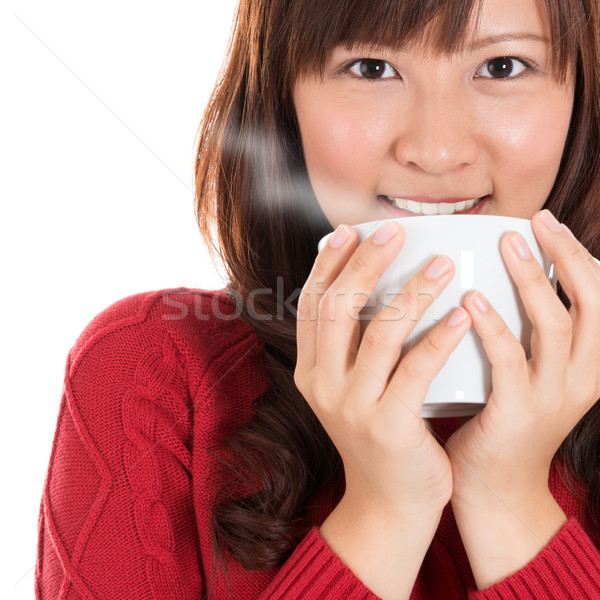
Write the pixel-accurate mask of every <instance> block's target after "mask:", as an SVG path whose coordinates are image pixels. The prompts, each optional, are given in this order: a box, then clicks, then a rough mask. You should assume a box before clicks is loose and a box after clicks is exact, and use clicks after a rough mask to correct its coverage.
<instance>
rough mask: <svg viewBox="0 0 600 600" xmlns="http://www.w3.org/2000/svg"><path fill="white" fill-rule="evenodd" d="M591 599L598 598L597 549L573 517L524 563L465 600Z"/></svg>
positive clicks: (599, 567)
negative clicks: (513, 571) (539, 550)
mask: <svg viewBox="0 0 600 600" xmlns="http://www.w3.org/2000/svg"><path fill="white" fill-rule="evenodd" d="M540 598H548V599H552V600H567V599H569V600H570V599H573V598H577V599H578V600H586V599H587V600H592V599H595V598H600V552H598V550H597V549H596V547H595V546H594V544H593V543H592V541H591V540H590V538H589V537H588V535H587V534H586V533H585V531H584V530H583V529H582V527H581V525H580V524H579V522H578V521H577V520H576V519H575V518H570V519H569V520H568V521H567V523H565V525H563V527H562V528H561V529H560V530H559V531H558V533H557V534H556V535H555V536H554V537H553V538H552V539H551V540H550V542H549V543H548V545H547V546H546V547H545V548H544V549H543V550H542V551H541V552H540V553H539V554H538V555H537V556H536V557H535V558H534V559H533V560H532V561H531V562H530V563H528V564H527V565H526V566H525V567H523V568H522V569H520V570H519V571H517V572H516V573H513V574H512V575H510V576H509V577H507V578H506V579H503V580H502V581H500V582H498V583H497V584H495V585H492V586H490V587H488V588H486V589H484V590H479V591H475V590H470V591H469V600H539V599H540Z"/></svg>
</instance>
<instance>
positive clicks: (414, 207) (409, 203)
mask: <svg viewBox="0 0 600 600" xmlns="http://www.w3.org/2000/svg"><path fill="white" fill-rule="evenodd" d="M388 198H389V196H388ZM389 199H390V201H391V202H392V204H395V205H396V206H397V207H398V208H401V209H402V210H407V211H408V212H411V213H413V214H415V215H451V214H454V213H455V212H461V211H463V210H468V209H469V208H473V207H474V206H475V205H476V204H477V203H478V202H479V201H480V200H481V198H473V199H472V200H463V201H462V202H439V203H437V202H415V201H414V200H406V199H405V198H389Z"/></svg>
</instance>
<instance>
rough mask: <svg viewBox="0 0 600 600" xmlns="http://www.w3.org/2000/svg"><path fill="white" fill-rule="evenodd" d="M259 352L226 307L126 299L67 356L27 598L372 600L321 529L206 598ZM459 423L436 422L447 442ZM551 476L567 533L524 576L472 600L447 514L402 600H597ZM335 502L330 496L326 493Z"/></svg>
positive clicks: (595, 571) (589, 563)
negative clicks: (219, 508)
mask: <svg viewBox="0 0 600 600" xmlns="http://www.w3.org/2000/svg"><path fill="white" fill-rule="evenodd" d="M266 385H267V377H266V370H265V363H264V359H263V354H262V343H261V342H260V340H259V339H258V338H257V336H256V335H255V334H254V332H253V331H251V330H250V329H249V328H248V327H247V326H246V325H245V324H243V323H242V322H241V321H240V320H239V319H238V318H237V314H236V307H235V306H234V305H233V304H232V303H230V302H229V301H228V300H227V298H226V296H225V295H224V293H223V292H206V291H200V290H189V289H185V288H178V289H173V290H162V291H157V292H148V293H143V294H137V295H135V296H131V297H129V298H125V299H123V300H121V301H119V302H117V303H115V304H114V305H112V306H110V307H109V308H107V309H106V310H105V311H103V312H102V313H100V314H99V315H98V316H97V317H96V318H95V319H93V320H92V321H91V323H90V324H89V325H88V326H87V327H86V328H85V330H84V331H83V333H82V334H81V336H80V337H79V339H78V340H77V341H76V343H75V344H74V346H73V348H72V350H71V352H70V353H69V356H68V359H67V365H66V371H65V380H64V390H63V397H62V403H61V407H60V413H59V416H58V423H57V427H56V436H55V439H54V444H53V447H52V454H51V457H50V465H49V468H48V474H47V477H46V482H45V486H44V493H43V498H42V504H41V511H40V521H39V546H38V559H37V566H36V598H38V599H41V598H43V599H44V600H50V599H55V598H61V599H65V600H76V599H83V598H85V599H87V600H92V599H123V600H142V599H144V600H146V599H153V600H175V599H177V600H183V599H189V600H192V599H193V600H199V599H200V598H214V599H217V600H221V599H225V598H234V599H236V600H237V599H239V600H252V599H263V600H266V599H269V600H276V599H285V600H291V599H297V598H306V599H309V600H312V599H315V600H317V599H324V598H334V599H344V598H350V599H357V600H358V599H361V600H362V599H370V600H373V599H375V598H376V596H375V595H374V594H373V593H372V592H370V591H369V590H368V589H367V588H366V587H365V586H364V585H363V584H362V582H361V581H360V580H358V579H357V578H356V577H355V576H354V574H353V573H352V572H351V571H350V570H349V569H348V568H347V567H346V566H345V565H344V564H343V563H342V562H341V561H340V560H339V558H338V557H337V556H336V555H335V554H334V553H333V552H332V551H331V549H330V548H329V547H328V545H327V544H326V542H325V541H324V540H323V538H322V537H321V536H320V534H319V530H318V526H319V525H320V524H321V523H322V522H323V520H324V519H325V518H326V517H327V515H328V514H329V513H330V512H331V510H332V509H333V508H334V502H335V498H336V497H339V495H338V494H337V493H336V491H335V490H332V491H331V493H325V494H324V496H323V497H322V498H320V502H319V506H318V507H317V508H316V509H315V511H314V514H312V515H311V518H312V519H313V523H314V525H315V527H314V528H313V529H312V530H311V531H310V532H309V534H308V535H307V536H306V537H305V538H304V539H303V540H302V541H301V542H300V544H299V545H298V547H297V548H296V550H295V551H294V553H293V554H292V555H291V557H290V558H289V559H288V561H287V562H286V563H285V565H284V566H283V567H282V568H280V569H278V570H273V571H266V572H265V571H262V572H251V571H246V570H244V569H242V568H241V566H239V565H238V564H235V563H232V564H231V565H230V572H229V578H230V592H229V595H228V594H227V591H226V588H225V586H224V583H223V580H222V578H221V577H220V576H217V578H216V580H215V582H214V587H212V589H211V588H210V587H209V586H210V581H211V580H212V579H211V572H212V571H211V569H212V561H211V559H212V557H213V551H212V548H211V541H210V531H209V518H210V506H211V502H212V498H213V495H214V492H215V485H214V480H215V477H214V475H215V473H216V472H217V469H216V465H215V464H214V462H213V461H212V460H211V457H210V454H209V451H208V450H209V448H210V447H211V446H213V445H214V444H215V443H216V442H217V441H218V440H220V439H222V438H223V436H226V435H227V434H229V433H230V432H231V431H233V430H234V429H235V428H236V427H237V426H239V425H240V424H241V423H244V422H245V421H246V420H247V419H248V418H249V417H250V413H251V405H252V402H253V401H254V400H255V399H256V398H258V397H259V396H260V395H261V393H262V392H263V391H264V390H265V387H266ZM458 421H459V419H434V420H433V425H434V428H435V429H436V431H437V432H438V434H439V435H440V436H441V437H442V438H443V439H444V440H445V439H447V438H448V436H449V435H450V434H451V433H452V432H453V431H454V430H455V429H456V427H458ZM563 476H564V473H563V471H562V469H561V468H560V465H558V464H556V463H555V464H553V467H552V469H551V473H550V481H549V484H550V489H551V491H552V493H553V495H554V497H555V498H556V500H557V502H558V503H559V504H560V506H561V508H562V509H563V510H564V511H565V514H566V515H567V516H568V517H569V521H568V522H567V523H566V524H565V525H564V526H563V527H562V529H561V530H560V531H559V532H558V533H557V535H556V536H555V537H554V538H553V539H552V540H551V541H550V543H549V544H548V546H546V548H544V550H542V552H540V554H539V555H538V556H537V557H536V558H535V559H534V560H533V561H532V562H530V563H529V564H528V565H526V566H524V567H523V568H522V569H521V570H520V571H518V572H516V573H514V574H513V575H511V576H510V577H508V578H506V579H505V580H503V581H502V582H500V583H498V584H496V585H494V586H492V587H490V588H487V589H485V590H482V591H476V588H475V585H474V580H473V575H472V573H471V570H470V567H469V563H468V560H467V556H466V554H465V550H464V548H463V545H462V543H461V539H460V536H459V533H458V530H457V527H456V522H455V520H454V517H453V515H452V510H451V507H450V505H448V506H447V507H446V509H445V510H444V513H443V515H442V518H441V522H440V525H439V528H438V530H437V533H436V535H435V537H434V539H433V542H432V544H431V546H430V548H429V550H428V552H427V555H426V556H425V560H424V562H423V565H422V567H421V570H420V573H419V576H418V578H417V581H416V584H415V587H414V590H413V593H412V595H411V600H425V599H432V600H434V599H435V600H455V599H459V598H460V599H467V598H469V599H471V600H475V599H477V600H484V599H485V600H488V599H489V600H492V599H494V600H500V599H511V600H513V599H519V600H524V599H525V600H527V599H531V600H540V599H542V598H561V599H562V598H578V599H584V598H587V599H589V598H600V554H599V553H598V550H597V549H596V548H595V547H594V545H593V544H592V542H591V541H590V537H588V535H595V534H596V533H597V532H595V531H594V530H593V528H592V527H591V526H590V524H589V523H588V522H587V521H586V518H585V512H584V511H583V509H582V507H580V506H579V505H578V503H577V501H576V500H575V498H574V497H573V496H572V495H571V494H570V493H569V492H568V491H567V489H566V487H565V486H564V484H563V483H562V481H561V478H562V477H563ZM338 492H339V490H338Z"/></svg>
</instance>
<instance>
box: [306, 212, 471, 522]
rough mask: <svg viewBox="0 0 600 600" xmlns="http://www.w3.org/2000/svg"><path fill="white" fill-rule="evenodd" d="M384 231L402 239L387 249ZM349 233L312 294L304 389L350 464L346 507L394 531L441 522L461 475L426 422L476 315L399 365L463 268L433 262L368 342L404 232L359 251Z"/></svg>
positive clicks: (326, 254) (457, 315)
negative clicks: (364, 315) (432, 394)
mask: <svg viewBox="0 0 600 600" xmlns="http://www.w3.org/2000/svg"><path fill="white" fill-rule="evenodd" d="M384 228H387V229H388V231H389V232H390V233H392V234H393V235H392V236H391V238H390V239H389V240H388V241H387V242H386V243H382V240H381V239H378V235H379V234H381V233H385V229H384ZM389 228H391V230H390V229H389ZM346 231H347V232H349V237H348V238H347V239H346V240H345V242H344V243H343V244H342V245H341V246H340V247H337V248H336V247H334V246H332V245H331V243H328V244H327V245H326V246H325V247H324V248H323V249H322V251H321V252H320V253H319V255H318V256H317V259H316V261H315V265H314V268H313V270H312V272H311V274H310V276H309V278H308V280H307V282H306V284H305V286H304V288H303V290H302V294H301V296H300V299H299V303H298V323H297V327H298V329H297V342H298V361H297V365H296V371H295V382H296V385H297V386H298V389H299V390H300V391H301V392H302V394H303V395H304V397H305V398H306V400H307V402H308V403H309V405H310V406H311V408H312V409H313V411H314V412H315V414H316V415H317V417H318V418H319V420H320V422H321V423H322V425H323V427H324V428H325V430H326V431H327V433H328V434H329V436H330V438H331V440H332V441H333V443H334V444H335V446H336V448H337V449H338V451H339V453H340V455H341V458H342V461H343V465H344V471H345V476H346V491H345V495H344V499H343V502H345V503H346V506H352V507H353V508H352V510H353V511H355V513H354V514H359V513H361V512H362V513H363V514H364V512H369V511H370V512H371V513H378V515H380V516H381V517H382V518H383V519H387V520H388V522H391V521H392V520H394V519H396V522H398V521H399V520H402V519H405V520H406V521H410V520H417V521H418V520H431V519H433V518H439V515H440V514H441V511H442V509H443V507H444V506H445V505H446V504H447V502H448V500H449V499H450V496H451V492H452V471H451V467H450V462H449V460H448V457H447V455H446V453H445V452H444V450H443V448H442V447H441V446H440V444H439V443H438V442H437V441H436V440H435V439H434V437H433V435H432V434H431V432H430V430H429V429H428V427H427V426H426V424H425V422H424V421H423V419H422V418H421V416H420V413H421V407H422V404H423V400H424V397H425V394H426V392H427V389H428V386H429V384H430V382H431V380H432V379H433V377H434V376H435V375H436V374H437V373H438V371H439V370H440V368H441V367H442V366H443V364H444V363H445V362H446V359H447V358H448V356H449V355H450V353H451V352H452V351H453V350H454V348H455V347H456V346H457V345H458V343H459V341H460V340H461V338H462V337H463V336H464V335H465V333H466V332H467V331H468V329H469V328H470V319H469V317H468V314H467V312H466V311H465V310H464V309H463V308H458V309H457V310H456V311H455V312H454V313H452V315H451V316H450V318H449V319H446V320H445V321H443V322H442V323H439V324H438V325H436V326H435V327H434V328H433V329H432V330H431V331H430V332H429V334H428V335H427V336H426V337H425V338H424V339H423V340H422V341H421V342H420V343H419V344H418V345H417V346H415V347H414V348H413V349H411V350H410V352H408V353H407V354H406V356H404V357H403V358H402V360H401V361H400V362H399V358H400V353H401V350H402V344H403V342H404V340H405V339H406V337H407V336H408V334H409V333H410V332H411V331H412V330H413V328H414V326H415V324H416V322H417V321H418V319H420V318H421V316H422V315H423V313H424V312H425V310H426V308H427V307H428V306H429V305H430V304H431V302H432V300H433V298H435V297H437V296H438V295H439V294H440V293H441V291H442V290H443V289H444V287H446V285H447V284H448V283H449V281H450V280H451V278H452V276H453V274H454V265H453V264H452V262H451V261H450V259H448V258H446V257H439V258H437V259H434V260H432V261H431V262H430V263H429V264H428V265H426V266H425V268H423V269H422V271H421V272H419V273H418V274H417V275H416V276H415V277H414V278H413V279H411V281H410V282H408V283H407V285H406V286H405V287H404V289H403V290H402V291H401V292H400V293H399V294H398V295H397V296H396V297H395V298H394V299H393V301H392V302H391V303H390V305H389V306H388V307H386V308H384V309H383V310H382V311H381V312H380V313H379V314H378V315H377V316H376V317H375V318H374V319H373V321H372V322H371V323H370V324H369V325H368V327H367V328H366V330H365V333H364V336H363V338H362V339H360V321H359V313H360V310H361V309H362V308H363V307H364V305H365V304H366V302H367V300H368V298H369V296H370V295H371V294H372V293H373V290H374V289H375V286H376V284H377V282H378V281H379V279H380V277H381V275H382V274H383V272H384V271H385V269H386V268H387V267H388V266H389V265H390V263H391V262H392V260H393V259H394V258H395V256H396V255H397V254H398V252H399V251H400V249H401V247H402V245H403V242H404V230H403V229H402V227H401V226H400V225H398V224H396V223H392V222H387V223H386V224H385V225H384V226H383V227H382V228H381V229H380V230H379V231H378V232H376V233H375V234H374V235H373V236H371V237H370V238H368V239H366V240H365V241H363V242H362V243H361V244H360V245H359V246H358V248H357V234H356V232H355V231H354V230H352V229H350V228H346ZM338 232H339V229H338ZM334 237H335V236H334ZM378 241H379V243H378ZM433 263H435V264H433ZM436 271H437V272H436ZM398 315H405V316H404V318H399V317H398ZM408 315H411V317H412V316H413V315H416V317H417V318H416V319H415V318H409V317H408ZM452 325H453V326H452Z"/></svg>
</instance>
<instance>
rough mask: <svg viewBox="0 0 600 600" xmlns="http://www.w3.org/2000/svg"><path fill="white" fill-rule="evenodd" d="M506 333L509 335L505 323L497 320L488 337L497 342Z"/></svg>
mask: <svg viewBox="0 0 600 600" xmlns="http://www.w3.org/2000/svg"><path fill="white" fill-rule="evenodd" d="M507 333H509V330H508V327H507V326H506V323H505V322H504V321H502V320H499V321H498V322H497V323H495V324H494V326H493V327H492V329H491V331H490V337H491V338H492V339H494V340H498V339H501V338H503V337H504V336H505V335H506V334H507Z"/></svg>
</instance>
